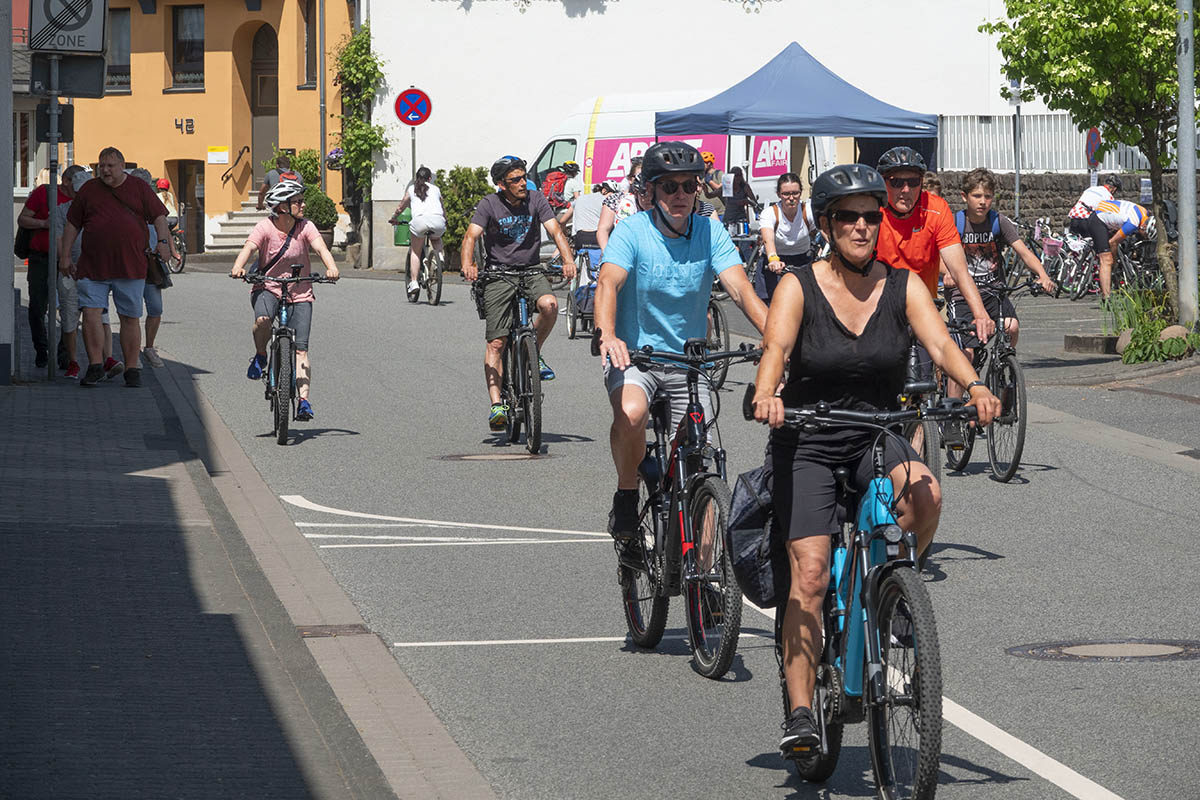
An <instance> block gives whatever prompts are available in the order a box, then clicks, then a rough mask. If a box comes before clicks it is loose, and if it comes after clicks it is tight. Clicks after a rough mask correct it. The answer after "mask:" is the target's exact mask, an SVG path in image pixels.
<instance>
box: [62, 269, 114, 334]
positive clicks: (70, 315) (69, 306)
mask: <svg viewBox="0 0 1200 800" xmlns="http://www.w3.org/2000/svg"><path fill="white" fill-rule="evenodd" d="M104 310H105V311H107V310H108V309H107V308H106V309H104ZM58 319H59V326H60V327H61V328H62V332H63V333H74V332H75V330H76V329H77V328H78V327H79V290H78V289H76V288H75V279H74V278H72V277H71V276H69V275H63V274H62V273H61V272H60V273H58Z"/></svg>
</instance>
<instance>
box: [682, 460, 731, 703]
mask: <svg viewBox="0 0 1200 800" xmlns="http://www.w3.org/2000/svg"><path fill="white" fill-rule="evenodd" d="M689 506H690V507H689V508H688V517H689V518H690V520H691V523H692V537H693V542H692V549H691V553H690V555H689V556H688V559H687V561H685V562H684V570H685V573H686V574H685V575H684V588H685V593H684V601H685V603H686V610H687V623H688V640H689V641H690V642H691V647H692V668H693V669H695V670H696V672H699V673H700V674H701V675H703V676H704V677H706V678H713V679H716V678H720V677H721V676H722V675H724V674H725V673H726V672H728V671H729V665H730V664H732V663H733V655H734V653H735V652H736V651H737V645H738V636H739V634H741V632H742V592H741V590H740V589H739V588H738V585H737V581H736V580H735V579H734V577H733V567H732V565H731V564H730V563H729V554H728V553H727V552H726V550H725V540H724V536H723V535H722V534H723V532H724V531H725V527H726V524H727V523H728V521H729V487H728V486H726V485H725V482H724V481H722V480H721V479H719V478H716V477H710V478H705V479H704V480H703V481H701V482H700V484H699V485H698V486H697V487H696V490H695V492H694V493H693V494H692V498H691V502H690V504H689Z"/></svg>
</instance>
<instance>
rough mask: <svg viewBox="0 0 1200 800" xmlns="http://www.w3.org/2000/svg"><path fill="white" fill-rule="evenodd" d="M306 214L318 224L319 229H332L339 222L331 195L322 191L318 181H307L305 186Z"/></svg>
mask: <svg viewBox="0 0 1200 800" xmlns="http://www.w3.org/2000/svg"><path fill="white" fill-rule="evenodd" d="M304 203H305V206H306V208H305V211H304V215H305V216H306V217H308V219H310V220H311V221H312V224H313V225H316V226H317V230H319V231H331V230H333V226H334V225H336V224H337V220H338V213H337V207H336V206H334V204H333V201H332V200H330V199H329V195H327V194H325V192H323V191H321V187H320V186H319V185H318V184H317V183H307V184H306V185H305V188H304Z"/></svg>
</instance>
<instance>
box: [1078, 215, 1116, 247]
mask: <svg viewBox="0 0 1200 800" xmlns="http://www.w3.org/2000/svg"><path fill="white" fill-rule="evenodd" d="M1067 230H1068V231H1070V232H1071V233H1073V234H1075V235H1076V236H1082V237H1083V238H1085V239H1090V240H1091V242H1092V250H1094V251H1095V252H1096V255H1100V254H1101V253H1107V252H1108V240H1109V237H1110V235H1111V234H1110V233H1109V231H1108V226H1107V225H1105V224H1104V222H1103V221H1102V220H1101V219H1100V218H1099V217H1097V216H1096V212H1095V211H1093V212H1092V213H1091V214H1089V215H1088V218H1087V219H1075V218H1074V217H1071V218H1070V219H1068V220H1067Z"/></svg>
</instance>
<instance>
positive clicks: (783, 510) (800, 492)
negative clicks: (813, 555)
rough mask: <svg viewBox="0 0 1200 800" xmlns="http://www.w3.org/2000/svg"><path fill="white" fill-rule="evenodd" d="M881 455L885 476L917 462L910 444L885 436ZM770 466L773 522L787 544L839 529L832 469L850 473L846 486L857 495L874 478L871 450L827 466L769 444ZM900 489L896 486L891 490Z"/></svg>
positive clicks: (794, 450) (827, 534)
mask: <svg viewBox="0 0 1200 800" xmlns="http://www.w3.org/2000/svg"><path fill="white" fill-rule="evenodd" d="M883 456H884V457H883V465H884V469H885V470H886V471H887V472H889V473H890V472H891V471H892V470H893V469H895V468H896V466H897V465H899V464H903V463H905V462H907V461H920V460H921V457H920V456H918V455H917V452H916V451H915V450H913V449H912V445H910V444H909V443H908V442H906V441H904V440H903V439H899V438H897V437H895V436H887V437H885V439H884V451H883ZM771 465H772V467H773V468H774V473H775V478H774V486H773V489H772V500H773V504H774V506H775V519H776V520H777V523H778V525H779V530H780V532H781V533H782V534H783V536H784V538H785V540H788V541H790V540H792V539H804V538H807V537H809V536H830V535H832V534H834V533H836V532H837V531H838V530H839V529H840V528H839V526H840V525H841V520H840V518H839V508H838V503H837V480H836V479H835V478H834V477H833V470H834V469H835V468H837V467H846V468H847V469H849V470H850V485H851V486H852V487H853V488H854V489H855V491H858V492H861V491H863V490H865V489H866V488H867V486H868V485H869V484H870V483H871V479H872V478H874V477H875V466H874V458H873V448H867V452H866V453H865V454H863V456H862V457H861V458H858V459H857V460H853V461H849V462H846V463H844V464H830V463H824V462H817V461H811V460H807V459H805V458H803V457H799V458H798V457H797V455H796V449H795V447H794V446H789V445H787V444H783V443H781V442H779V441H773V442H772V443H771ZM903 488H904V487H902V486H897V487H895V490H896V491H897V492H899V491H900V490H901V489H903ZM851 513H853V509H851Z"/></svg>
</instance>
